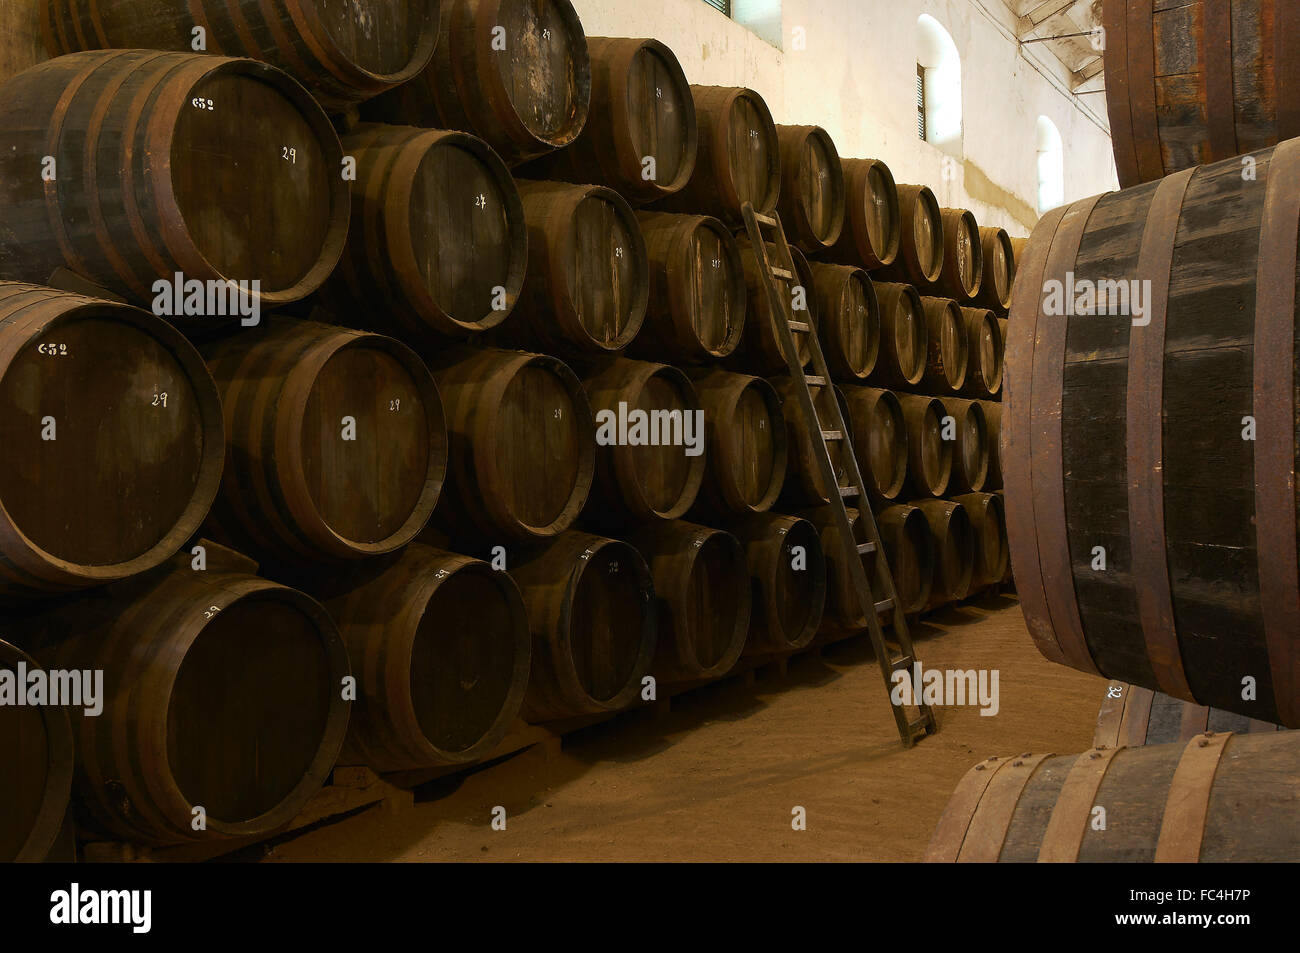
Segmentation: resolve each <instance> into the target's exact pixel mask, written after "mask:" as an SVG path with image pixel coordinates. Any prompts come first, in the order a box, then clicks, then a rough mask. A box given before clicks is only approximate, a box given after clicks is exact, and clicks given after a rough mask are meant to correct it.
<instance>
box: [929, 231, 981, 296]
mask: <svg viewBox="0 0 1300 953" xmlns="http://www.w3.org/2000/svg"><path fill="white" fill-rule="evenodd" d="M939 216H940V219H941V220H942V221H943V265H942V267H941V268H940V270H939V291H940V293H942V294H943V295H944V296H945V297H949V298H952V299H953V300H955V301H956V302H957V303H958V304H970V303H971V302H972V301H974V300H975V296H976V295H977V294H978V293H979V290H980V288H981V287H982V286H983V283H984V246H983V242H982V240H981V238H980V227H979V225H978V224H977V223H976V221H975V216H974V215H972V214H971V213H970V212H969V211H968V210H966V209H964V208H945V209H940V210H939Z"/></svg>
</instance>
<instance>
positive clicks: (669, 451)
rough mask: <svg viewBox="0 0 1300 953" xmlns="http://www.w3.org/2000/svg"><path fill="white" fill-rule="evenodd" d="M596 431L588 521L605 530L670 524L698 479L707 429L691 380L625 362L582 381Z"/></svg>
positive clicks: (687, 504) (686, 505)
mask: <svg viewBox="0 0 1300 953" xmlns="http://www.w3.org/2000/svg"><path fill="white" fill-rule="evenodd" d="M583 388H584V389H585V390H586V392H587V399H588V401H589V402H590V403H591V410H592V414H593V415H594V416H593V419H594V421H595V427H596V444H597V446H598V447H599V448H600V449H598V450H597V451H596V474H595V480H594V482H593V484H592V488H591V507H590V509H589V513H590V515H591V516H592V517H593V518H594V519H598V520H600V521H601V522H605V521H608V522H610V523H611V524H615V523H622V522H625V521H627V520H631V521H633V522H644V521H646V520H674V519H677V518H678V517H680V516H682V515H683V514H684V513H685V512H686V511H687V510H689V509H690V508H691V506H692V505H693V504H694V503H695V497H696V495H697V494H698V493H699V491H700V483H701V481H702V480H703V479H704V470H705V458H704V450H705V439H706V438H705V422H704V411H703V410H702V408H701V406H700V400H699V397H697V396H696V394H695V388H694V386H692V384H691V381H690V378H688V377H687V376H686V375H685V374H683V373H682V372H681V371H679V370H678V369H677V368H675V367H669V366H668V365H667V364H651V363H649V362H646V361H632V360H628V359H626V358H618V359H616V360H613V361H610V362H608V363H605V364H604V365H603V366H601V368H600V369H599V370H598V371H593V372H591V373H588V374H587V375H586V376H585V377H584V378H583Z"/></svg>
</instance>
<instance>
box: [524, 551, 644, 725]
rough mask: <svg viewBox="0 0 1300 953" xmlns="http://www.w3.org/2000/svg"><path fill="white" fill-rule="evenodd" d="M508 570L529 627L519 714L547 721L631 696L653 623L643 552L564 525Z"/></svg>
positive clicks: (636, 691)
mask: <svg viewBox="0 0 1300 953" xmlns="http://www.w3.org/2000/svg"><path fill="white" fill-rule="evenodd" d="M510 574H511V575H512V576H513V577H514V580H515V582H517V583H518V584H519V590H520V592H522V593H523V596H524V604H525V605H526V606H527V607H528V623H529V627H530V628H531V630H532V634H533V673H532V677H531V678H530V679H529V682H528V693H527V695H526V696H525V697H524V706H523V715H524V717H525V718H526V719H527V720H528V721H530V722H533V723H537V722H542V721H553V720H555V719H557V718H567V717H572V716H577V715H588V714H595V713H597V712H602V711H617V710H619V709H621V708H626V707H627V706H628V705H630V704H632V703H633V702H634V701H636V700H637V698H638V697H639V695H640V693H641V690H642V679H644V678H645V677H646V676H647V675H648V673H649V671H650V665H651V662H652V661H653V659H654V654H655V640H656V628H657V623H656V620H655V604H654V595H655V592H654V583H653V581H652V580H651V577H650V569H649V567H648V566H647V565H646V562H645V560H644V559H642V558H641V554H640V553H638V552H637V551H636V550H635V549H634V548H633V547H632V546H630V545H628V544H627V543H623V542H619V541H617V540H613V539H606V538H604V537H603V536H591V535H589V534H587V533H579V532H576V531H570V532H567V533H563V534H561V535H560V536H559V537H557V538H556V539H553V540H550V541H548V542H547V543H544V544H542V545H541V546H540V547H538V548H537V549H535V550H533V551H532V552H530V553H528V554H527V555H525V556H524V557H523V558H521V559H517V560H516V561H515V563H514V564H513V568H512V569H511V570H510Z"/></svg>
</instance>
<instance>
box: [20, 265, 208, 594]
mask: <svg viewBox="0 0 1300 953" xmlns="http://www.w3.org/2000/svg"><path fill="white" fill-rule="evenodd" d="M0 441H3V444H4V447H5V455H6V462H5V464H4V465H3V466H0V601H15V600H20V599H24V598H30V597H33V596H38V595H41V594H47V593H52V592H60V591H67V590H70V589H77V588H82V587H85V586H94V585H98V584H100V583H105V582H112V581H114V580H116V579H123V578H125V577H127V576H131V575H134V574H136V573H139V572H143V571H144V570H146V569H150V568H152V567H154V566H157V565H158V564H159V563H161V562H163V561H164V560H165V559H167V558H168V557H169V556H171V555H172V553H174V552H176V550H177V549H179V548H180V546H181V545H182V544H183V543H184V542H185V540H187V539H189V537H190V536H192V535H193V534H194V532H195V530H197V529H198V528H199V526H200V524H201V523H202V522H203V518H204V517H205V516H206V515H207V512H208V508H209V507H210V506H211V505H212V499H213V497H214V496H216V493H217V487H218V485H219V484H220V481H221V465H222V459H223V457H224V453H225V440H224V437H223V432H222V424H221V403H220V400H219V399H218V397H217V389H216V387H215V386H214V384H213V383H212V377H211V375H210V374H209V373H208V370H207V368H206V367H204V365H203V359H202V358H201V357H200V356H199V354H198V352H196V351H195V350H194V348H193V346H192V345H190V343H189V342H188V341H186V340H185V338H184V337H182V336H181V334H180V332H178V331H177V330H175V329H174V328H172V327H171V326H170V325H168V324H167V323H166V322H164V321H162V320H160V319H159V318H155V317H154V316H153V315H151V314H148V313H147V312H144V311H141V310H139V309H137V308H132V307H129V306H127V305H124V304H118V303H116V302H111V301H104V300H101V299H97V298H88V297H84V296H82V295H77V294H70V293H68V292H64V291H55V290H54V289H52V288H44V287H40V286H37V285H27V284H20V283H17V282H8V281H0Z"/></svg>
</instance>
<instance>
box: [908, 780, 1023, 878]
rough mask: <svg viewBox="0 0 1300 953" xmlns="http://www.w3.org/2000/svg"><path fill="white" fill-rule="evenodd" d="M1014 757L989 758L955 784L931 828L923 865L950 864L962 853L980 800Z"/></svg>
mask: <svg viewBox="0 0 1300 953" xmlns="http://www.w3.org/2000/svg"><path fill="white" fill-rule="evenodd" d="M1014 760H1015V759H1014V758H989V759H988V760H987V761H981V762H980V763H979V764H977V765H976V766H975V767H973V768H971V769H970V770H969V771H967V772H966V774H965V775H964V776H963V777H962V779H961V781H959V782H958V783H957V789H956V790H955V791H953V793H952V798H951V799H950V800H949V801H948V807H947V808H946V809H945V810H944V812H943V816H942V817H940V818H939V823H938V825H937V826H936V827H935V829H934V836H933V837H932V838H930V846H929V847H928V848H927V849H926V852H925V861H926V863H931V864H936V863H937V864H951V863H955V862H956V861H957V855H958V854H960V853H961V848H962V842H963V841H965V839H966V832H967V831H968V830H969V829H970V822H971V819H972V818H973V817H974V816H975V812H976V811H977V810H978V809H979V806H980V799H981V798H983V797H984V791H985V790H986V789H987V788H988V786H989V782H990V781H992V780H993V776H994V775H995V774H997V773H998V772H999V771H1001V770H1002V769H1003V768H1005V767H1006V766H1007V765H1008V764H1010V763H1011V762H1012V761H1014Z"/></svg>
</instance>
